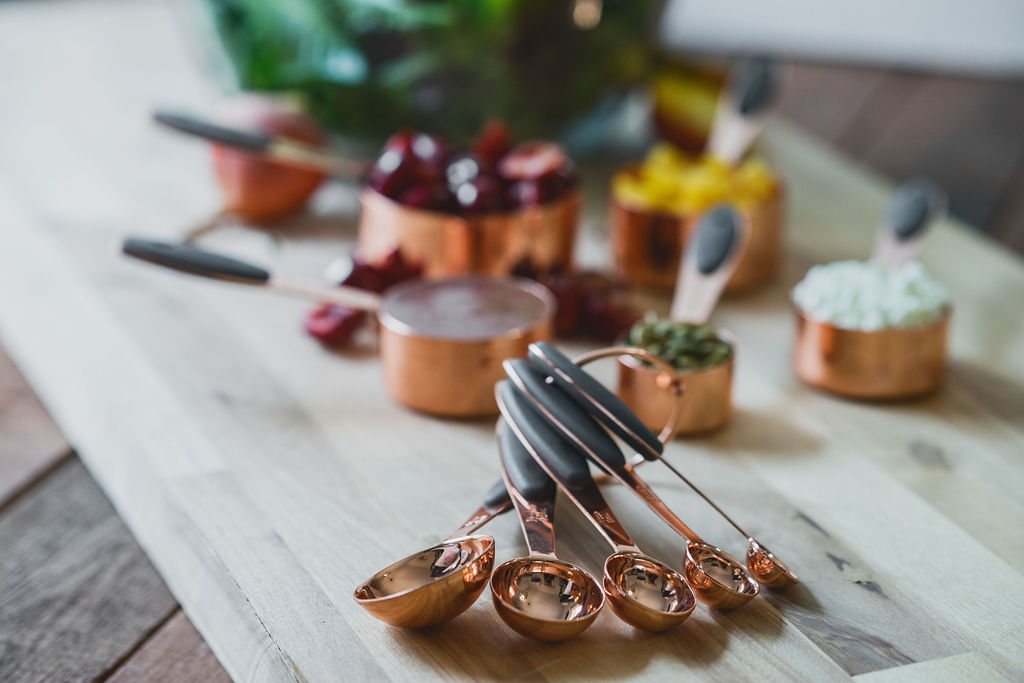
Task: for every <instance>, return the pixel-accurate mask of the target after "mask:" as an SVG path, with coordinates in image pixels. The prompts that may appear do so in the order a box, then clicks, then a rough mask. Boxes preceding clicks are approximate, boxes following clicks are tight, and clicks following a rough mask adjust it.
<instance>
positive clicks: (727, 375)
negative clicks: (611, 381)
mask: <svg viewBox="0 0 1024 683" xmlns="http://www.w3.org/2000/svg"><path fill="white" fill-rule="evenodd" d="M735 356H736V347H735V345H733V352H732V354H731V355H730V356H729V358H728V359H727V360H726V361H725V362H723V363H719V364H718V365H715V366H713V367H710V368H703V369H700V370H676V373H677V374H676V377H675V379H677V381H679V382H681V383H682V386H683V391H682V392H681V393H680V394H679V395H675V394H673V393H672V392H668V391H664V390H663V389H662V387H663V386H664V385H665V384H666V382H668V381H671V378H669V376H668V375H666V374H665V372H664V371H663V370H661V369H659V368H654V367H651V366H650V365H647V364H644V363H641V362H639V361H637V360H636V359H635V358H633V357H631V356H627V355H622V356H619V357H618V361H619V383H618V395H619V398H621V399H622V402H623V403H625V404H626V405H627V406H629V407H630V409H631V410H632V411H633V412H634V413H636V414H637V416H638V417H639V418H640V419H641V420H643V422H644V424H645V425H647V426H648V427H650V428H651V429H659V428H661V426H662V425H664V424H665V423H666V422H667V421H668V418H669V416H670V415H671V414H672V411H673V410H674V409H678V411H679V418H678V421H677V424H678V426H677V427H676V431H675V434H677V435H690V434H700V433H704V432H710V431H712V430H715V429H718V428H720V427H722V426H724V425H725V423H726V422H728V421H729V418H730V416H731V415H732V374H733V367H734V364H735ZM673 403H676V404H678V406H674V405H673Z"/></svg>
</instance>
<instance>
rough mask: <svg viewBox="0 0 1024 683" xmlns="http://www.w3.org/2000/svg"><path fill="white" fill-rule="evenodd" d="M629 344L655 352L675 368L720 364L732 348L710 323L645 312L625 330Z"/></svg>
mask: <svg viewBox="0 0 1024 683" xmlns="http://www.w3.org/2000/svg"><path fill="white" fill-rule="evenodd" d="M629 343H630V344H632V345H634V346H639V347H642V348H644V349H647V350H648V351H651V352H653V353H656V354H658V355H659V356H661V357H662V358H664V359H665V360H667V361H668V362H670V363H672V365H674V366H675V367H676V368H677V369H679V370H702V369H704V368H710V367H712V366H715V365H718V364H719V363H724V362H725V361H727V360H729V358H730V357H731V356H732V347H731V346H730V345H729V343H728V342H726V341H725V340H723V339H722V338H721V337H719V336H718V335H717V334H715V329H714V328H713V327H711V326H710V325H697V324H695V323H684V322H677V321H674V320H668V319H665V318H658V316H657V315H655V314H654V313H650V312H648V313H647V314H646V315H645V316H644V317H643V318H642V319H641V320H640V321H638V322H637V323H636V324H635V325H633V327H632V329H630V331H629Z"/></svg>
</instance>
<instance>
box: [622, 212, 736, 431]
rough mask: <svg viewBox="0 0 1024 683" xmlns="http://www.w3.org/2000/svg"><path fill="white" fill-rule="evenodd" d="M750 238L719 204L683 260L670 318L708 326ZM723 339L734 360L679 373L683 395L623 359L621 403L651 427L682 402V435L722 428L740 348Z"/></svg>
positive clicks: (652, 370) (646, 367)
mask: <svg viewBox="0 0 1024 683" xmlns="http://www.w3.org/2000/svg"><path fill="white" fill-rule="evenodd" d="M749 239H750V229H749V226H748V225H747V221H746V220H745V219H744V218H743V216H742V215H741V214H740V213H739V212H737V211H736V210H735V209H734V208H732V207H731V206H729V205H719V206H716V207H714V208H712V209H711V210H710V211H708V212H707V213H706V214H704V215H703V216H702V217H701V220H700V222H699V223H698V226H697V229H696V230H695V231H694V233H693V235H692V236H691V237H690V241H689V242H688V244H687V247H686V251H685V253H684V255H683V257H682V259H681V260H680V266H679V277H678V278H677V279H676V290H675V294H674V296H673V298H672V308H671V312H670V314H669V318H670V319H672V320H679V321H685V322H692V323H697V324H704V323H706V322H707V320H708V318H709V317H710V316H711V311H712V310H713V309H714V307H715V304H716V303H717V302H718V299H719V297H720V296H721V293H722V289H723V288H724V287H725V283H726V282H727V281H728V279H729V276H730V275H731V274H732V273H733V271H735V269H736V265H737V263H738V262H739V260H740V259H741V258H742V256H743V252H744V249H745V248H746V246H747V243H748V242H749ZM718 336H719V337H720V338H721V339H723V340H724V341H726V342H727V343H728V344H729V346H730V347H732V352H731V353H730V354H729V357H728V358H727V359H726V360H725V361H723V362H722V363H719V364H718V365H715V366H713V367H709V368H701V369H697V370H679V369H676V375H678V377H679V379H680V380H681V381H682V383H683V386H684V387H685V391H683V392H682V393H680V394H679V395H678V396H677V395H674V394H673V393H672V392H667V391H661V390H660V389H661V388H662V387H664V386H666V385H667V383H668V382H670V381H671V379H672V378H670V377H668V376H666V375H664V374H663V373H662V372H661V371H660V370H658V369H657V368H655V367H652V366H650V365H647V364H645V363H643V362H641V361H639V360H637V359H636V358H635V357H633V356H620V357H619V358H618V364H619V383H618V386H619V388H618V393H619V398H621V399H622V401H623V402H624V403H625V404H626V405H627V406H629V407H630V409H631V410H632V411H633V412H634V413H636V414H637V415H638V416H639V417H640V419H641V420H643V421H644V424H646V425H647V426H648V427H652V428H654V426H655V425H664V424H666V423H667V422H668V419H669V415H671V413H672V410H673V409H674V406H672V401H676V402H678V403H679V420H678V427H677V428H676V434H697V433H701V432H707V431H711V430H713V429H717V428H718V427H721V426H722V425H724V424H725V423H726V422H728V420H729V417H730V416H731V415H732V375H733V367H734V364H735V362H736V344H735V341H734V339H733V337H732V335H731V334H729V333H728V332H726V331H719V332H718Z"/></svg>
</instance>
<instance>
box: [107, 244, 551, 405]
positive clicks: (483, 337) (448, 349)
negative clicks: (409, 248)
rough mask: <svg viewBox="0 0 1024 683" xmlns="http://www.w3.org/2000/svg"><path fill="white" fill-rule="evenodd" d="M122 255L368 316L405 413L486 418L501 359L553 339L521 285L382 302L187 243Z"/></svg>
mask: <svg viewBox="0 0 1024 683" xmlns="http://www.w3.org/2000/svg"><path fill="white" fill-rule="evenodd" d="M122 249H123V251H124V253H126V254H128V255H130V256H134V257H136V258H139V259H142V260H145V261H149V262H150V263H155V264H157V265H161V266H165V267H167V268H172V269H174V270H179V271H183V272H186V273H190V274H193V275H202V276H204V277H209V278H214V279H217V280H225V281H228V282H235V283H240V284H247V285H256V286H260V287H264V288H266V289H272V290H275V291H277V292H280V293H282V294H288V295H290V296H295V297H299V298H303V299H309V300H311V301H326V302H330V303H332V304H336V305H338V306H344V307H347V308H354V309H359V310H365V311H373V312H374V313H376V316H377V320H378V321H379V323H380V331H381V332H380V354H381V363H382V365H383V369H384V380H385V384H386V385H387V387H388V390H389V391H390V393H391V395H392V397H394V398H395V400H397V401H398V402H399V403H401V404H403V405H405V406H406V407H409V408H412V409H413V410H418V411H421V412H424V413H429V414H432V415H441V416H445V417H471V416H478V415H494V414H496V413H497V406H496V405H495V403H494V383H495V382H497V381H498V380H500V379H501V378H502V377H503V376H504V372H503V371H502V367H501V360H502V359H503V358H510V357H515V356H525V355H526V349H527V346H528V345H529V344H530V343H531V342H533V341H536V340H542V339H550V338H551V337H552V336H553V331H554V328H553V318H554V313H555V300H554V297H553V296H552V295H551V293H550V292H549V291H548V290H547V289H546V288H545V287H544V286H543V285H540V284H538V283H536V282H533V281H532V280H526V279H524V278H488V277H483V276H463V277H457V278H450V279H444V280H432V281H426V280H416V281H409V282H405V283H402V284H400V285H397V286H395V287H392V288H390V289H389V290H388V291H387V292H386V293H385V294H384V295H378V294H374V293H372V292H367V291H364V290H360V289H354V288H351V287H326V286H323V285H320V284H311V283H308V282H303V281H300V280H295V279H291V278H287V277H283V276H280V275H277V274H274V275H272V274H271V273H270V272H269V271H267V270H265V269H263V268H261V267H259V266H254V265H252V264H249V263H245V262H244V261H239V260H237V259H234V258H231V257H227V256H223V255H220V254H215V253H212V252H209V251H205V250H202V249H199V248H197V247H193V246H190V245H183V244H170V243H165V242H155V241H151V240H142V239H133V238H128V239H125V240H124V243H123V246H122Z"/></svg>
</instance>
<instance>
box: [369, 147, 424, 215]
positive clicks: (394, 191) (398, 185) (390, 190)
mask: <svg viewBox="0 0 1024 683" xmlns="http://www.w3.org/2000/svg"><path fill="white" fill-rule="evenodd" d="M412 141H413V134H412V133H410V132H409V131H400V132H398V133H395V134H394V135H392V136H391V137H390V138H388V141H387V143H385V145H384V149H383V150H382V151H381V153H380V156H379V157H377V161H376V163H374V165H373V169H372V170H371V171H370V175H369V178H368V182H369V184H370V187H372V188H373V189H375V190H377V191H378V192H380V193H381V194H383V195H386V196H388V197H391V198H392V199H396V198H397V197H398V195H399V194H401V192H402V190H404V189H405V188H406V187H408V186H409V185H410V184H411V183H412V181H413V180H415V178H416V174H417V169H416V166H417V165H418V164H417V161H416V159H415V158H414V157H413V155H412Z"/></svg>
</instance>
